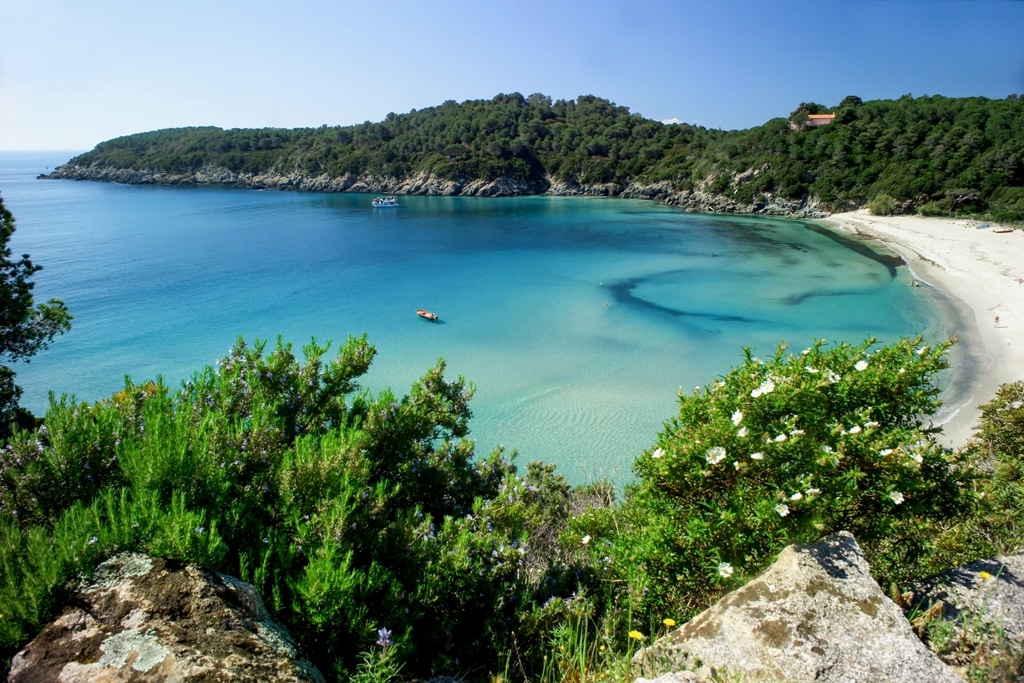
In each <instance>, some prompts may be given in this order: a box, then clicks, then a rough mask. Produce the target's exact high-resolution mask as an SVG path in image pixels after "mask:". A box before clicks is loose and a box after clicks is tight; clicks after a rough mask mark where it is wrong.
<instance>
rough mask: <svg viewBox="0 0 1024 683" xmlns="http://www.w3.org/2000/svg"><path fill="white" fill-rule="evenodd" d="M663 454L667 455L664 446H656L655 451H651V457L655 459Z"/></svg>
mask: <svg viewBox="0 0 1024 683" xmlns="http://www.w3.org/2000/svg"><path fill="white" fill-rule="evenodd" d="M663 455H665V450H664V449H663V448H655V449H654V452H653V453H651V457H652V458H654V459H655V460H657V459H658V458H660V457H661V456H663Z"/></svg>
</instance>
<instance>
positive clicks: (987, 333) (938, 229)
mask: <svg viewBox="0 0 1024 683" xmlns="http://www.w3.org/2000/svg"><path fill="white" fill-rule="evenodd" d="M826 223H827V224H830V225H831V226H832V227H834V228H837V229H838V230H839V231H841V232H844V233H847V234H852V235H861V236H864V237H868V238H870V239H873V240H877V241H880V242H883V243H885V244H886V245H887V246H888V247H889V249H890V250H891V251H894V252H896V253H897V254H899V255H900V256H902V257H903V258H904V259H905V260H906V261H907V263H908V264H909V266H910V268H911V269H912V270H913V272H914V273H915V277H917V279H919V280H920V281H922V282H925V283H927V284H930V285H934V286H935V287H937V288H939V289H941V290H943V291H945V292H946V293H947V294H949V295H951V296H953V297H955V298H957V299H959V300H960V301H962V302H963V303H964V304H966V305H967V307H969V309H970V310H971V311H973V315H974V320H965V321H964V326H965V329H962V330H957V331H956V334H957V336H958V338H959V339H960V343H961V344H963V343H967V344H970V345H971V346H972V353H973V355H975V356H977V357H979V359H980V361H981V362H980V363H979V367H978V368H977V372H975V373H973V375H974V376H972V377H970V378H969V382H968V384H969V387H968V392H969V393H968V394H967V396H966V397H965V400H964V402H963V403H962V405H960V406H951V407H954V408H956V407H958V408H959V410H956V411H955V412H954V413H953V414H952V416H951V417H950V418H949V420H948V421H947V422H946V423H945V425H944V426H943V432H944V434H945V437H944V438H943V439H942V441H943V442H944V443H946V445H949V446H952V447H959V446H961V445H963V444H964V443H965V442H966V441H967V440H968V439H969V438H970V437H971V435H972V433H973V430H974V427H975V424H976V422H977V418H978V415H979V414H980V411H979V410H978V407H979V406H980V405H981V404H983V403H987V402H988V401H990V400H991V399H992V397H993V396H995V392H996V389H997V388H998V387H999V385H1000V384H1005V383H1007V382H1015V381H1018V380H1022V379H1024V334H1022V331H1024V230H1014V231H1013V232H1009V233H1006V232H997V230H1005V229H1006V228H1005V227H1004V226H999V225H996V224H990V225H989V227H988V228H985V229H978V228H977V227H976V226H978V225H982V221H976V220H966V219H942V218H920V217H917V216H872V215H871V214H870V213H868V211H867V210H866V209H862V210H860V211H854V212H850V213H839V214H833V215H832V216H831V217H830V218H829V219H828V220H827V221H826ZM971 325H973V329H972V328H971V327H969V326H971ZM975 347H977V348H975Z"/></svg>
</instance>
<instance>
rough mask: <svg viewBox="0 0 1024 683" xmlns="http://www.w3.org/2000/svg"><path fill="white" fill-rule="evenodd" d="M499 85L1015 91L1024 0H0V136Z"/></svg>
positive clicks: (813, 98) (43, 136)
mask: <svg viewBox="0 0 1024 683" xmlns="http://www.w3.org/2000/svg"><path fill="white" fill-rule="evenodd" d="M512 92H519V93H521V94H523V95H526V96H528V95H530V94H532V93H538V92H539V93H543V94H545V95H548V96H550V97H552V98H553V99H556V100H557V99H566V100H567V99H575V98H577V97H579V96H580V95H596V96H598V97H603V98H605V99H608V100H611V101H612V102H614V103H616V104H618V105H620V106H625V107H628V108H629V109H630V111H632V112H634V113H637V114H640V115H642V116H644V117H647V118H650V119H655V120H659V121H673V120H675V121H683V122H686V123H691V124H695V125H699V126H704V127H706V128H720V129H725V130H733V129H739V128H750V127H753V126H758V125H761V124H762V123H764V122H766V121H768V120H769V119H772V118H775V117H780V116H781V117H785V116H788V115H789V113H790V112H791V111H793V110H794V109H796V107H797V106H798V105H799V104H800V103H801V102H817V103H820V104H823V105H826V106H834V105H836V104H838V103H839V102H840V101H841V100H842V99H843V98H844V97H845V96H847V95H856V96H858V97H860V98H861V99H864V100H874V99H896V98H898V97H900V96H902V95H905V94H908V93H909V94H912V95H913V96H915V97H917V96H922V95H944V96H947V97H966V96H984V97H990V98H999V99H1001V98H1005V97H1006V96H1007V95H1010V94H1014V93H1016V94H1021V95H1024V1H1022V0H817V1H816V2H813V1H809V0H777V1H768V0H700V1H697V0H693V1H691V0H568V1H561V0H514V1H511V0H510V1H504V2H492V1H490V0H388V1H387V2H380V1H379V0H378V1H370V0H363V1H361V2H355V1H352V0H289V1H288V2H284V1H283V0H274V1H273V2H270V1H264V0H246V1H244V2H241V1H236V0H176V1H173V2H172V1H170V0H152V1H150V0H147V1H140V0H0V150H40V151H42V150H70V151H85V150H89V149H91V148H92V147H94V146H95V145H96V144H97V143H99V142H102V141H104V140H108V139H110V138H114V137H118V136H121V135H127V134H131V133H138V132H143V131H149V130H156V129H160V128H172V127H178V126H206V125H213V126H220V127H222V128H258V127H279V128H296V127H307V126H320V125H323V124H327V125H351V124H356V123H362V122H363V121H371V122H376V121H381V120H383V119H384V118H385V117H386V116H387V115H388V113H391V112H394V113H396V114H402V113H406V112H408V111H410V110H412V109H423V108H426V107H432V106H436V105H439V104H441V103H443V102H445V101H446V100H455V101H456V102H463V101H465V100H477V99H490V98H492V97H494V96H495V95H498V94H500V93H512Z"/></svg>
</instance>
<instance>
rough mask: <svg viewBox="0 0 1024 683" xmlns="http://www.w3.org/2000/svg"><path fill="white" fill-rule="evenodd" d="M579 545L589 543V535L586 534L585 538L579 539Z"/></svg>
mask: <svg viewBox="0 0 1024 683" xmlns="http://www.w3.org/2000/svg"><path fill="white" fill-rule="evenodd" d="M580 543H582V544H583V545H586V544H588V543H590V534H587V535H586V536H584V537H583V538H581V539H580Z"/></svg>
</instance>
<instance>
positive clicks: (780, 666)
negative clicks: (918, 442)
mask: <svg viewBox="0 0 1024 683" xmlns="http://www.w3.org/2000/svg"><path fill="white" fill-rule="evenodd" d="M633 662H634V665H635V666H636V667H637V670H639V671H641V672H642V675H644V676H648V677H655V676H660V677H659V678H655V679H654V680H657V681H659V682H660V683H669V682H676V681H706V680H720V678H716V676H724V677H725V678H724V680H733V678H736V679H737V680H743V681H793V682H797V681H851V682H852V681H906V682H907V683H910V682H914V683H916V682H919V681H929V682H930V683H962V679H960V677H959V676H957V675H956V673H954V671H953V670H952V669H951V668H949V667H948V666H946V665H945V664H943V663H942V661H940V660H939V658H938V657H936V656H935V655H934V654H933V653H932V652H931V651H929V650H928V648H926V647H925V645H924V644H923V643H922V642H921V640H920V639H919V638H918V637H917V636H916V635H915V633H914V631H913V629H912V627H911V625H910V623H909V622H908V621H907V619H906V618H905V617H904V616H903V612H902V611H901V610H900V608H899V607H897V606H896V604H895V603H893V602H892V601H891V600H889V599H888V598H887V597H885V595H884V594H883V593H882V591H881V589H880V588H879V587H878V584H877V583H876V582H875V580H874V579H872V578H871V574H870V572H869V567H868V564H867V562H866V561H865V559H864V556H863V554H862V553H861V551H860V548H859V547H858V546H857V543H856V541H855V540H854V538H853V536H852V535H850V534H849V533H847V532H839V533H838V534H834V535H832V536H829V537H828V538H825V539H824V540H822V541H819V542H818V543H812V544H807V545H795V546H789V547H787V548H786V549H785V550H783V551H782V553H781V554H780V555H779V559H778V560H777V561H776V562H775V564H774V565H772V566H771V567H770V568H769V569H768V570H766V571H765V572H764V573H763V574H762V575H761V576H759V577H758V578H756V579H754V580H753V581H751V582H750V583H748V584H747V585H745V586H743V587H742V588H740V589H738V590H736V591H733V592H732V593H729V594H728V595H726V596H725V597H724V598H722V600H720V601H719V602H718V604H716V605H715V606H713V607H711V608H710V609H708V610H706V611H705V612H703V613H701V614H699V615H697V616H696V617H694V618H693V619H692V620H691V621H690V622H688V623H687V624H685V625H683V626H682V627H680V628H679V629H677V630H676V631H674V632H673V633H671V634H669V635H667V636H665V637H664V638H662V639H660V640H658V641H656V642H655V643H654V644H653V645H652V646H651V647H648V648H645V649H643V650H641V651H640V652H639V653H637V655H636V657H635V658H634V660H633ZM641 680H644V679H641Z"/></svg>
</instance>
